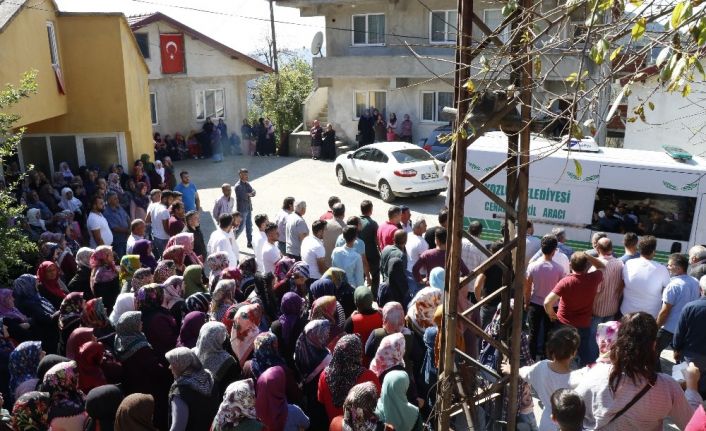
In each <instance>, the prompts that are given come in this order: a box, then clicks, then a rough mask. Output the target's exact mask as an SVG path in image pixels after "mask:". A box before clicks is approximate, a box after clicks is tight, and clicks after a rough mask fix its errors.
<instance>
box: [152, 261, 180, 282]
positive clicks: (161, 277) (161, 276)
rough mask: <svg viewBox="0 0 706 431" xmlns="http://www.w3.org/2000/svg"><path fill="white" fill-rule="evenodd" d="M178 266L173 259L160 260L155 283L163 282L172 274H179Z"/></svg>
mask: <svg viewBox="0 0 706 431" xmlns="http://www.w3.org/2000/svg"><path fill="white" fill-rule="evenodd" d="M176 270H177V267H176V264H175V263H174V261H173V260H160V261H159V263H158V264H157V267H156V268H155V269H154V277H153V278H154V283H157V284H162V283H164V282H165V281H167V279H168V278H169V277H171V276H172V275H177V271H176Z"/></svg>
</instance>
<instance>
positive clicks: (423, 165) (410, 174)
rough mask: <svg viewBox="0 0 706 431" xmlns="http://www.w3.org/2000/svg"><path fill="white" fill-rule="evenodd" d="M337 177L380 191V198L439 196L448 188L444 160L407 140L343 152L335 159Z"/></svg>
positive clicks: (342, 182)
mask: <svg viewBox="0 0 706 431" xmlns="http://www.w3.org/2000/svg"><path fill="white" fill-rule="evenodd" d="M334 166H335V167H336V177H337V178H338V182H339V183H340V184H341V185H346V184H348V183H349V182H351V183H356V184H359V185H362V186H364V187H368V188H371V189H373V190H377V191H378V192H379V193H380V199H382V200H383V201H385V202H392V201H394V200H395V198H396V197H397V196H416V195H436V194H438V193H440V192H442V191H443V190H444V189H446V186H447V184H446V181H445V180H444V178H443V172H444V163H442V162H440V161H439V160H437V159H435V158H434V157H432V155H431V154H429V152H427V151H426V150H424V149H422V148H419V146H417V145H414V144H409V143H407V142H378V143H376V144H371V145H366V146H364V147H362V148H360V149H358V150H355V151H349V152H347V153H345V154H341V155H340V156H338V158H337V159H336V161H335V163H334Z"/></svg>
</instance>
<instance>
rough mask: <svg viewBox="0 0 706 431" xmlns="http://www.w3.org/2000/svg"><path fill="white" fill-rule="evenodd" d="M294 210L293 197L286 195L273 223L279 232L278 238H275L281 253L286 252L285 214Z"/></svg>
mask: <svg viewBox="0 0 706 431" xmlns="http://www.w3.org/2000/svg"><path fill="white" fill-rule="evenodd" d="M292 211H294V198H293V197H291V196H288V197H286V198H284V202H282V209H281V210H279V212H278V213H277V217H276V218H275V224H276V225H277V233H278V234H279V240H277V247H279V251H280V252H282V254H285V253H286V252H287V241H286V239H287V216H288V215H290V214H291V213H292Z"/></svg>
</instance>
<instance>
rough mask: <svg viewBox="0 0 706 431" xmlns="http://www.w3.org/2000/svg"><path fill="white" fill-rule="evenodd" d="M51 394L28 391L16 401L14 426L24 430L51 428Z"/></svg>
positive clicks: (40, 430)
mask: <svg viewBox="0 0 706 431" xmlns="http://www.w3.org/2000/svg"><path fill="white" fill-rule="evenodd" d="M50 402H51V400H50V398H49V394H48V393H46V392H38V391H32V392H27V393H26V394H24V395H22V396H21V397H19V398H18V399H17V401H15V404H14V406H13V407H12V427H13V429H14V430H22V431H46V430H47V429H49V403H50Z"/></svg>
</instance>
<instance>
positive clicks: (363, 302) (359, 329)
mask: <svg viewBox="0 0 706 431" xmlns="http://www.w3.org/2000/svg"><path fill="white" fill-rule="evenodd" d="M354 299H355V307H356V310H355V311H354V312H353V314H351V316H350V317H349V318H348V320H346V325H345V330H346V332H347V333H349V334H358V336H360V341H362V342H363V343H365V342H367V341H368V338H370V334H371V333H372V332H373V331H374V330H376V329H378V328H382V313H381V312H380V310H378V309H377V308H376V307H375V300H374V299H373V291H372V290H370V288H369V287H368V286H358V287H356V289H355V293H354ZM368 363H369V361H368V360H367V358H364V361H363V364H364V365H366V366H367V365H368Z"/></svg>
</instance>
